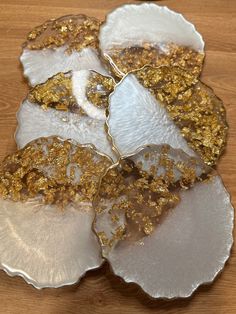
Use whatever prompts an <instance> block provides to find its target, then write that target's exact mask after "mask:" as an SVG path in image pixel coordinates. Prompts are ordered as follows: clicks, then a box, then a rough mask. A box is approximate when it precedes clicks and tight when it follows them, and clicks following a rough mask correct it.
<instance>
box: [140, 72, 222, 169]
mask: <svg viewBox="0 0 236 314" xmlns="http://www.w3.org/2000/svg"><path fill="white" fill-rule="evenodd" d="M135 75H136V77H137V79H138V80H139V82H140V83H141V84H142V85H143V86H144V87H146V88H148V89H149V90H150V92H151V93H152V94H153V95H154V96H155V97H156V98H157V100H158V101H160V102H161V104H163V105H164V106H165V108H166V109H167V111H168V113H169V115H170V117H171V118H172V119H173V121H174V122H175V123H176V124H177V126H178V127H179V128H180V130H181V133H182V135H183V136H184V137H185V139H186V140H187V141H188V143H189V145H190V146H191V147H192V148H193V150H195V151H196V152H197V153H198V154H199V155H200V157H201V158H202V160H204V162H205V163H206V164H208V165H214V164H215V163H216V161H217V160H218V158H219V157H220V155H221V154H222V151H223V150H224V147H225V145H226V137H227V131H228V126H227V123H226V117H225V108H224V105H223V103H222V101H221V100H220V99H219V98H218V97H216V95H215V94H214V92H213V91H212V90H211V89H210V88H209V87H207V86H206V85H204V84H203V83H201V82H200V81H199V80H197V79H196V78H195V75H194V74H193V73H192V72H187V71H185V70H183V69H181V68H179V67H159V68H152V67H144V68H143V69H141V70H138V71H136V72H135Z"/></svg>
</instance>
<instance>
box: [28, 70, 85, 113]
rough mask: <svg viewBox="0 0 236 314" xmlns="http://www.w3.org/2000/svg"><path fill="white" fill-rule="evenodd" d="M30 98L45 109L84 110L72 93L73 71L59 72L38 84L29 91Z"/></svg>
mask: <svg viewBox="0 0 236 314" xmlns="http://www.w3.org/2000/svg"><path fill="white" fill-rule="evenodd" d="M28 99H29V101H30V102H32V103H37V104H39V105H40V106H41V107H42V108H43V109H45V110H46V109H48V108H54V109H57V110H62V111H71V112H75V111H78V110H79V111H82V109H80V107H79V106H78V105H77V103H76V99H75V97H74V96H73V94H72V80H71V73H68V74H64V73H58V74H56V75H55V76H53V77H52V78H50V79H48V80H47V81H46V82H45V83H42V84H39V85H36V86H35V87H34V88H32V89H31V90H30V92H29V95H28Z"/></svg>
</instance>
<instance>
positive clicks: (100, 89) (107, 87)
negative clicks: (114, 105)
mask: <svg viewBox="0 0 236 314" xmlns="http://www.w3.org/2000/svg"><path fill="white" fill-rule="evenodd" d="M114 88H115V80H114V79H113V78H112V77H109V76H104V75H101V74H99V73H96V72H91V74H90V76H89V80H88V84H87V88H86V96H87V99H88V100H89V101H90V102H91V103H92V104H93V105H95V106H97V107H98V108H103V109H107V107H108V98H109V95H110V94H111V93H112V92H113V90H114Z"/></svg>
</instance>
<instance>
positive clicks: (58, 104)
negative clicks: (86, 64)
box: [15, 70, 117, 160]
mask: <svg viewBox="0 0 236 314" xmlns="http://www.w3.org/2000/svg"><path fill="white" fill-rule="evenodd" d="M114 86H115V81H114V80H113V79H112V78H111V77H109V76H103V75H101V74H99V73H97V72H94V71H89V70H81V71H72V72H68V73H58V74H56V75H55V76H53V77H52V78H50V79H48V80H47V81H46V82H45V83H42V84H40V85H36V86H35V87H34V88H32V89H31V90H30V92H29V95H28V97H27V99H26V100H25V101H23V103H22V105H21V107H20V109H19V111H18V113H17V120H18V128H17V131H16V134H15V138H16V142H17V145H18V147H19V148H22V147H24V146H25V145H26V144H27V143H29V142H30V141H32V140H35V139H37V138H39V137H42V136H51V135H56V136H59V137H62V138H65V139H73V140H76V141H77V142H78V143H80V144H87V143H91V144H93V145H94V146H95V147H96V148H97V149H98V150H99V151H100V152H102V153H105V154H107V155H109V156H110V157H111V158H113V160H116V159H117V157H116V155H115V154H114V152H113V150H112V146H111V143H110V141H109V139H108V137H107V133H106V131H105V128H104V124H105V120H106V113H105V111H106V108H107V106H108V100H107V99H108V96H109V95H110V93H111V92H112V91H113V89H114Z"/></svg>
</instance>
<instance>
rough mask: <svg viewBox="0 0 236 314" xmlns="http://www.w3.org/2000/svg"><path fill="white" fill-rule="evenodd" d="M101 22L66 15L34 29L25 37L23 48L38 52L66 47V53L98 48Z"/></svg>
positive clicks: (82, 16) (84, 17)
mask: <svg viewBox="0 0 236 314" xmlns="http://www.w3.org/2000/svg"><path fill="white" fill-rule="evenodd" d="M100 24H101V22H100V21H98V20H97V19H95V18H91V17H87V16H85V15H68V16H63V17H60V18H58V19H56V20H50V21H47V22H45V23H44V24H42V25H40V26H37V27H36V28H34V29H33V30H32V31H31V32H30V33H29V34H28V36H27V42H26V43H24V45H23V46H24V48H28V49H31V50H39V49H43V48H57V47H61V46H64V45H67V52H68V53H71V52H72V51H73V50H75V51H80V50H82V49H83V48H86V47H91V48H94V49H97V48H98V32H99V27H100Z"/></svg>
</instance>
